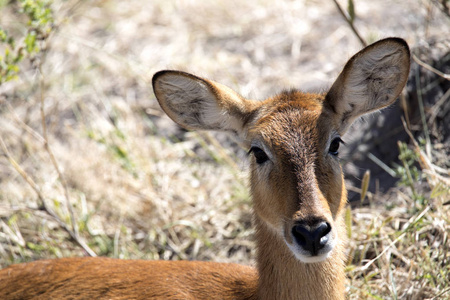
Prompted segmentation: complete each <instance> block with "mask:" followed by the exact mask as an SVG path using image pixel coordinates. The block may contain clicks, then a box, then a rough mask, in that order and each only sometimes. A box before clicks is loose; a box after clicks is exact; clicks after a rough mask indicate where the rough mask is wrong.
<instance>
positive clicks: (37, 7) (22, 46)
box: [0, 0, 54, 85]
mask: <svg viewBox="0 0 450 300" xmlns="http://www.w3.org/2000/svg"><path fill="white" fill-rule="evenodd" d="M51 4H52V1H51V0H20V1H19V3H18V4H17V3H15V2H12V3H10V4H6V5H5V6H3V8H4V7H6V6H7V5H10V6H16V5H19V9H18V10H17V11H18V18H19V19H22V18H23V17H24V16H25V18H26V21H24V27H25V29H26V30H25V32H26V33H25V34H24V36H20V35H13V34H10V33H9V32H8V31H7V30H6V29H4V28H2V27H1V26H0V47H2V48H3V54H1V53H0V85H1V84H3V83H5V82H7V81H10V80H13V79H16V78H17V75H18V73H19V71H20V68H19V64H20V63H21V62H22V61H23V60H24V59H30V60H31V61H32V60H33V59H34V58H35V57H36V55H38V54H39V53H40V52H42V51H44V48H45V46H44V45H45V42H46V40H47V39H48V37H49V36H50V34H51V32H52V30H53V28H54V18H53V11H52V9H51ZM0 49H1V48H0Z"/></svg>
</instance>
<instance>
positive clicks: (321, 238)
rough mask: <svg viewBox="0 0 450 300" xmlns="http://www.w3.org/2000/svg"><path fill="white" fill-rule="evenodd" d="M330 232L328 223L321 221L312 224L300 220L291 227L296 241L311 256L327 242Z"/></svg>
mask: <svg viewBox="0 0 450 300" xmlns="http://www.w3.org/2000/svg"><path fill="white" fill-rule="evenodd" d="M330 232H331V226H330V224H328V223H327V222H323V221H319V222H315V223H314V224H312V225H310V224H307V223H302V222H300V223H297V224H296V225H295V226H294V227H293V228H292V234H293V235H294V238H295V240H296V241H297V243H298V244H299V245H300V246H301V247H302V248H303V249H304V250H306V251H309V252H310V253H311V255H313V256H314V255H317V253H318V251H319V250H320V249H322V248H323V247H325V245H326V244H327V243H328V240H329V237H330V235H329V234H330Z"/></svg>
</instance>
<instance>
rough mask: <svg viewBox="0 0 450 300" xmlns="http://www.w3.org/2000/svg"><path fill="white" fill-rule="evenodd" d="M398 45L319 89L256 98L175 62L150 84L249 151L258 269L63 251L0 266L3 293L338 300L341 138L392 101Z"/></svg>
mask: <svg viewBox="0 0 450 300" xmlns="http://www.w3.org/2000/svg"><path fill="white" fill-rule="evenodd" d="M409 65H410V53H409V48H408V45H407V43H406V42H405V41H404V40H402V39H400V38H387V39H384V40H381V41H378V42H376V43H374V44H372V45H370V46H368V47H366V48H365V49H363V50H361V51H360V52H358V53H357V54H356V55H354V56H353V57H352V58H351V59H350V60H349V61H348V62H347V64H346V65H345V67H344V69H343V70H342V72H341V73H340V75H339V76H338V78H337V79H336V81H335V82H334V83H333V85H332V86H331V88H330V89H329V91H328V92H327V93H322V94H313V93H302V92H300V91H298V90H290V91H285V92H282V93H280V94H278V95H276V96H274V97H270V98H268V99H266V100H264V101H255V100H249V99H245V98H244V97H242V96H240V95H239V94H238V93H236V92H234V91H233V90H231V89H230V88H228V87H226V86H224V85H222V84H219V83H216V82H214V81H211V80H207V79H203V78H200V77H197V76H194V75H192V74H189V73H185V72H181V71H168V70H166V71H160V72H157V73H156V74H155V75H154V76H153V80H152V83H153V89H154V92H155V95H156V98H157V100H158V101H159V104H160V105H161V107H162V109H163V110H164V112H165V113H167V115H168V116H169V117H170V118H171V119H172V120H173V121H175V122H176V123H178V124H179V125H181V126H182V127H185V128H187V129H191V130H221V131H229V132H232V133H235V134H236V135H238V136H239V137H240V139H241V140H242V142H243V144H244V145H246V147H248V149H249V153H250V167H249V173H250V189H251V194H252V200H253V210H254V226H255V240H256V247H257V252H256V253H257V254H256V267H255V268H253V267H249V266H243V265H238V264H231V263H230V264H228V263H214V262H196V261H177V262H174V261H143V260H119V259H111V258H62V259H54V260H42V261H35V262H30V263H25V264H18V265H12V266H9V267H7V268H5V269H3V270H1V271H0V298H1V299H30V298H37V299H50V298H52V299H59V298H67V299H270V300H273V299H315V300H317V299H344V296H345V295H344V294H345V273H344V265H345V260H346V255H345V247H346V230H345V224H344V220H343V211H344V209H345V206H346V203H347V192H346V189H345V185H344V179H343V178H344V177H343V172H342V168H341V166H340V164H339V156H338V155H339V147H340V144H342V143H343V142H342V139H341V137H342V136H343V135H344V133H345V132H346V131H347V129H348V128H349V126H350V125H351V124H352V123H353V121H354V120H356V119H357V118H358V117H360V116H361V115H364V114H368V113H372V112H375V111H377V110H379V109H381V108H384V107H386V106H388V105H390V104H392V103H393V102H394V101H395V99H396V98H397V96H398V95H399V94H400V93H401V91H402V89H403V87H404V86H405V84H406V81H407V78H408V73H409Z"/></svg>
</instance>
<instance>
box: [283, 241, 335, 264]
mask: <svg viewBox="0 0 450 300" xmlns="http://www.w3.org/2000/svg"><path fill="white" fill-rule="evenodd" d="M286 244H287V246H288V247H289V249H290V250H291V251H292V253H293V254H294V255H295V257H296V258H297V259H298V260H299V261H301V262H303V263H306V264H311V263H318V262H322V261H325V260H327V258H328V257H330V255H331V253H332V252H333V248H334V246H335V245H334V244H335V243H333V244H332V245H329V246H328V247H327V248H328V249H323V250H322V251H323V252H324V253H320V254H319V255H314V256H312V255H310V254H309V253H308V252H307V251H304V250H303V249H299V247H298V246H297V247H296V246H293V245H291V244H289V243H288V242H286ZM324 250H325V251H324Z"/></svg>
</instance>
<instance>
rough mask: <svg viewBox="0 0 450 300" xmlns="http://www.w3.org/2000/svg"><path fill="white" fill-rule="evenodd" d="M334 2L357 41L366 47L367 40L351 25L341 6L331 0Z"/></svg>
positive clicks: (334, 0) (335, 0)
mask: <svg viewBox="0 0 450 300" xmlns="http://www.w3.org/2000/svg"><path fill="white" fill-rule="evenodd" d="M333 2H334V4H336V7H337V8H338V10H339V12H340V13H341V15H342V17H343V18H344V19H345V21H347V23H348V25H349V26H350V28H351V29H352V31H353V33H354V34H355V35H356V37H357V38H358V39H359V41H360V42H361V44H362V45H363V46H364V47H366V46H367V42H366V41H365V40H364V39H363V38H362V37H361V35H360V34H359V32H358V30H357V29H356V27H355V26H354V25H353V22H352V21H351V20H350V19H349V18H348V17H347V14H346V13H345V12H344V10H343V9H342V7H341V6H340V5H339V3H338V2H337V0H333Z"/></svg>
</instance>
